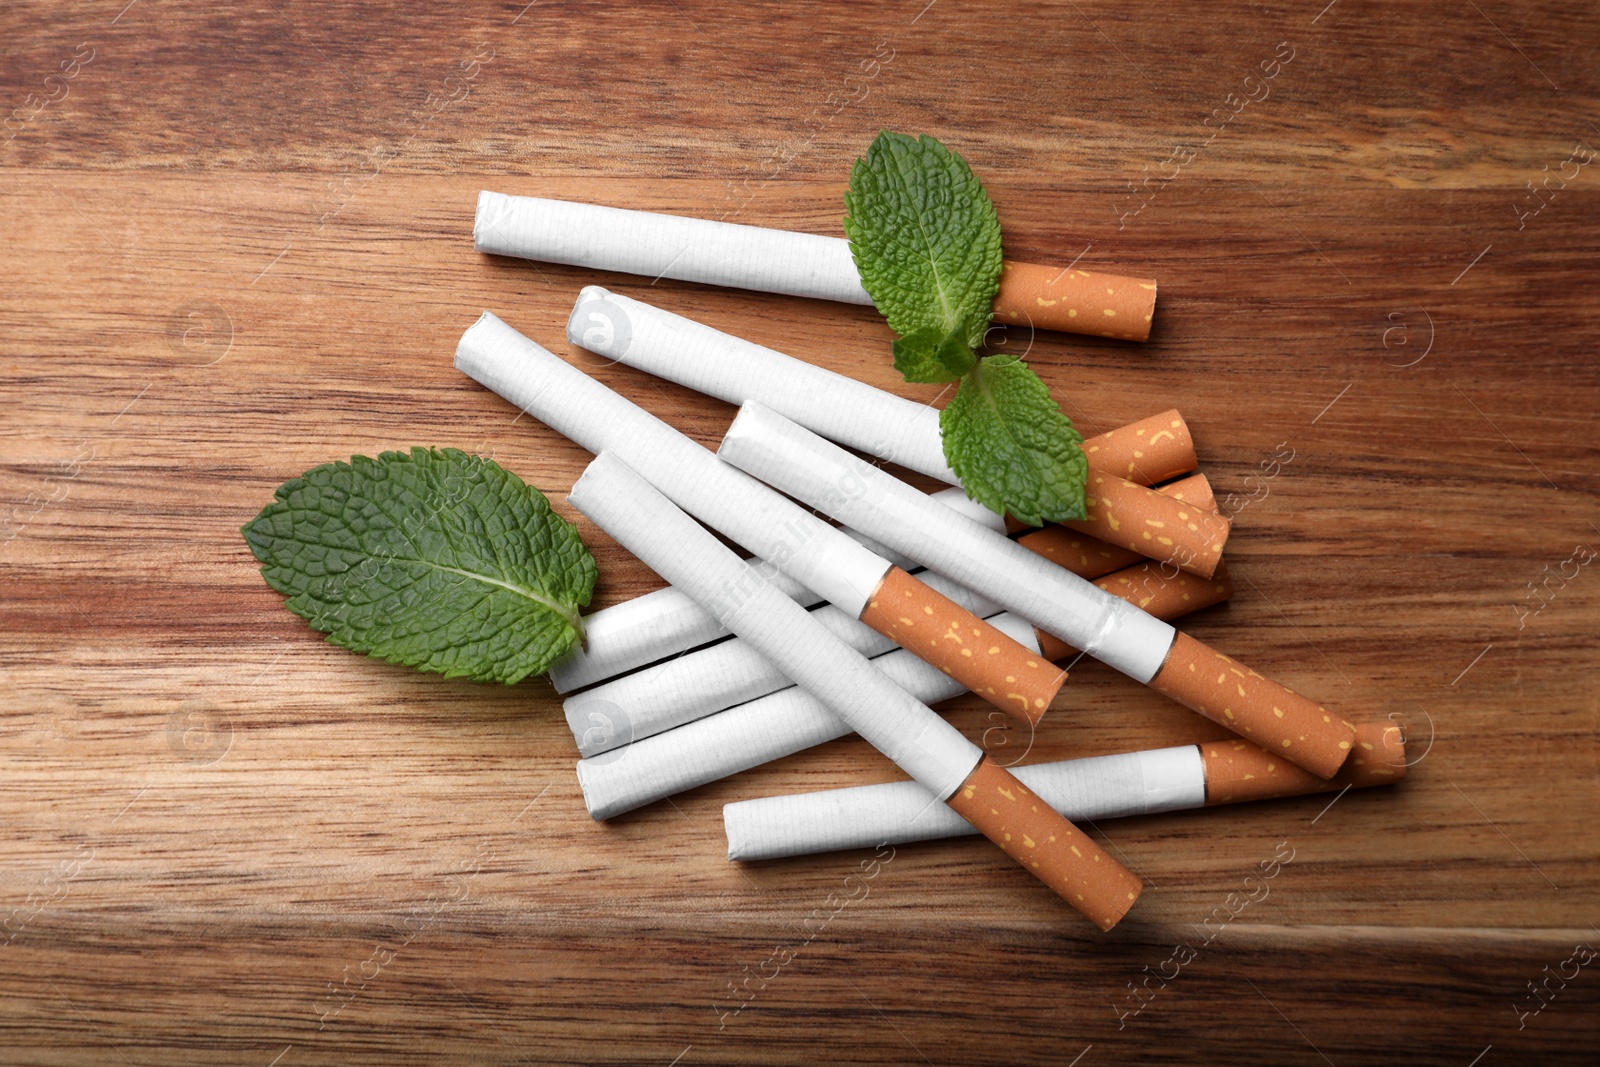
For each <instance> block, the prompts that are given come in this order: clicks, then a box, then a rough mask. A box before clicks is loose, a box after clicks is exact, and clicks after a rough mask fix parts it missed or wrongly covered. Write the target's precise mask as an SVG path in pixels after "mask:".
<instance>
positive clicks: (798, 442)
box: [718, 401, 1177, 683]
mask: <svg viewBox="0 0 1600 1067" xmlns="http://www.w3.org/2000/svg"><path fill="white" fill-rule="evenodd" d="M718 454H719V455H720V456H721V457H722V458H723V459H725V460H727V461H728V462H730V463H732V464H733V465H735V466H737V467H739V468H741V469H743V470H746V471H748V472H749V473H751V474H753V475H755V476H756V477H758V478H760V479H762V480H763V481H766V482H767V483H769V484H771V485H773V486H775V487H777V488H778V489H780V490H782V491H783V492H785V493H787V494H789V495H790V496H793V497H794V498H795V499H797V500H801V501H803V502H805V503H807V504H809V505H811V506H812V507H814V508H817V509H819V510H820V511H822V512H823V513H825V514H828V515H832V516H833V517H834V518H836V519H838V520H839V521H840V522H844V523H847V524H849V525H851V526H854V527H855V528H857V529H859V530H861V531H862V532H864V533H866V534H867V535H868V536H869V537H874V538H877V539H878V540H880V541H882V542H883V543H884V544H886V545H889V546H890V547H892V548H894V549H895V551H897V552H903V553H905V554H906V555H908V556H910V557H911V558H912V559H916V560H920V561H921V562H923V563H925V564H927V565H928V566H929V567H931V568H933V569H934V570H936V571H938V572H939V573H941V574H944V575H947V576H948V577H950V578H952V579H954V580H955V581H957V582H960V583H961V584H962V585H965V586H967V587H968V588H970V589H974V590H976V591H977V592H979V593H980V594H982V595H984V596H987V597H991V598H992V599H994V601H995V602H996V603H998V604H1000V605H1002V606H1003V607H1005V608H1006V610H1008V611H1011V612H1014V613H1016V614H1018V615H1020V616H1022V617H1023V618H1025V619H1027V620H1029V621H1030V622H1032V623H1034V624H1035V625H1036V626H1038V627H1039V628H1040V629H1042V630H1044V631H1045V632H1046V633H1050V634H1054V635H1055V636H1056V637H1058V638H1060V639H1061V640H1063V641H1065V642H1067V643H1068V644H1069V645H1072V646H1073V647H1074V648H1078V649H1081V650H1083V651H1084V652H1087V653H1088V654H1089V655H1091V656H1094V657H1095V658H1096V659H1098V660H1100V661H1101V662H1103V663H1105V664H1107V665H1109V666H1111V667H1114V668H1116V669H1117V670H1119V671H1122V672H1123V673H1124V674H1127V675H1129V676H1130V677H1132V678H1134V679H1136V680H1138V681H1140V682H1145V683H1148V682H1149V681H1150V679H1152V678H1154V677H1155V676H1156V674H1157V672H1159V671H1160V670H1161V665H1162V663H1163V662H1165V660H1166V657H1167V653H1168V652H1169V651H1170V650H1171V648H1172V642H1173V640H1174V639H1175V638H1176V636H1177V631H1176V630H1175V629H1174V628H1173V627H1172V626H1170V625H1169V624H1167V623H1165V622H1162V621H1160V620H1159V619H1156V618H1153V617H1151V616H1150V615H1147V614H1146V613H1145V612H1143V611H1140V610H1139V609H1138V608H1136V607H1134V606H1133V605H1132V604H1129V603H1128V602H1127V601H1125V600H1122V599H1120V598H1119V597H1116V596H1114V595H1112V594H1111V593H1107V592H1106V591H1104V590H1103V589H1100V588H1098V587H1096V586H1095V585H1094V584H1093V583H1092V582H1088V581H1085V580H1084V579H1082V578H1079V577H1078V576H1077V575H1075V574H1072V573H1071V572H1070V571H1067V570H1065V569H1064V568H1062V567H1061V566H1059V565H1057V564H1055V563H1052V562H1051V561H1050V560H1047V559H1045V558H1044V557H1043V556H1039V555H1037V554H1035V553H1033V552H1030V551H1029V550H1028V549H1026V548H1024V547H1023V546H1021V545H1019V544H1017V543H1016V542H1015V541H1012V540H1009V539H1008V538H1006V537H1004V536H1002V535H1000V534H998V533H996V532H995V531H994V530H992V529H990V528H988V527H985V526H982V525H980V524H979V523H976V522H973V521H972V520H970V519H967V518H963V517H962V516H960V515H958V514H956V513H955V512H954V511H952V510H951V509H950V508H948V507H945V506H944V505H943V504H941V503H939V502H938V501H936V500H933V499H931V498H930V497H928V496H926V495H925V494H923V493H921V492H919V491H917V490H916V489H914V488H912V487H911V486H910V485H907V484H906V483H905V482H902V481H900V480H899V479H898V478H896V477H894V476H893V475H892V474H889V473H888V472H886V471H883V470H880V469H879V468H877V467H874V466H873V465H871V464H870V463H867V462H865V461H863V460H861V459H859V458H857V457H856V456H853V455H851V454H850V453H848V452H846V451H845V450H844V449H842V448H840V447H838V446H837V445H834V444H831V443H829V442H827V441H824V440H823V439H822V438H820V437H818V436H817V435H816V434H814V433H812V432H811V431H810V430H807V429H805V428H804V427H801V426H799V425H797V424H795V423H793V422H790V421H789V420H788V419H786V418H784V417H783V416H782V415H779V414H778V413H777V412H775V411H772V410H771V409H770V408H767V407H765V406H763V405H761V404H758V403H755V402H754V401H752V402H750V403H747V404H745V405H744V407H743V408H741V409H740V411H739V417H738V418H737V419H735V420H734V422H733V425H732V426H731V427H730V428H729V430H728V433H727V436H725V437H724V438H723V441H722V448H721V450H720V451H719V453H718Z"/></svg>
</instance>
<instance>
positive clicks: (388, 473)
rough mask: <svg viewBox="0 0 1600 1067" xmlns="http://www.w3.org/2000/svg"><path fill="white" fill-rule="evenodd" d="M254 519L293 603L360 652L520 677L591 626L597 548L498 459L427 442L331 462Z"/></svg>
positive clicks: (448, 671)
mask: <svg viewBox="0 0 1600 1067" xmlns="http://www.w3.org/2000/svg"><path fill="white" fill-rule="evenodd" d="M242 532H243V533H244V538H245V541H246V542H247V543H248V544H249V545H250V551H251V552H253V553H255V557H256V559H258V560H260V561H261V573H262V576H263V577H265V578H266V580H267V584H268V585H270V586H272V588H274V589H276V590H277V591H278V592H280V593H282V594H283V595H284V596H286V597H288V601H287V606H288V608H289V610H290V611H293V612H294V613H295V614H296V615H299V616H301V617H302V618H304V619H305V620H306V621H307V622H309V623H310V624H311V625H312V626H313V627H314V628H316V629H318V630H321V631H322V632H324V633H326V634H327V635H328V640H329V641H332V642H333V643H334V644H336V645H343V646H344V647H345V648H348V649H351V650H352V651H355V652H363V653H366V654H367V655H369V656H375V657H377V658H380V659H385V660H388V661H389V662H390V663H404V664H406V665H408V666H412V667H416V668H418V669H420V670H424V671H434V672H437V673H439V674H443V675H445V676H446V677H449V678H455V677H462V676H465V677H467V678H471V679H472V680H473V681H479V682H488V681H497V682H505V683H507V684H509V683H512V682H518V681H521V680H522V679H523V678H525V677H527V676H528V675H530V674H538V673H541V672H543V671H544V670H546V669H547V668H548V667H549V666H550V664H551V663H553V662H555V660H556V659H558V658H559V657H561V656H562V655H564V654H565V653H566V652H567V650H568V649H570V648H571V647H572V646H573V645H574V644H575V643H576V642H578V641H579V640H580V639H581V638H582V627H581V623H580V622H579V620H578V608H580V607H582V606H583V605H585V604H587V603H588V602H589V595H590V593H591V592H592V591H593V589H594V581H595V565H594V557H592V556H590V555H589V552H588V550H587V549H585V548H584V547H583V542H582V541H580V540H579V539H578V532H577V530H576V528H575V527H573V525H572V524H571V523H569V522H566V521H565V520H563V519H562V518H561V517H560V516H558V515H556V514H555V513H554V512H552V511H551V510H550V502H549V501H548V500H546V499H545V498H544V495H543V494H542V493H540V492H539V491H538V490H537V489H534V488H532V487H530V486H528V485H527V484H525V483H524V482H523V481H522V479H521V478H518V477H517V476H516V475H515V474H512V473H511V472H510V471H508V470H505V469H504V468H502V467H500V466H499V465H498V464H496V463H495V462H494V461H493V460H489V459H484V458H481V457H478V456H470V455H468V454H466V453H465V452H461V451H459V450H457V449H453V448H447V449H443V450H442V451H435V450H433V449H424V448H413V449H412V450H411V451H410V452H409V453H406V452H385V453H383V454H382V455H380V456H379V457H378V458H377V459H370V458H368V457H366V456H354V457H352V458H351V460H350V462H349V463H328V464H324V465H323V466H320V467H317V468H315V469H313V470H309V471H307V472H306V473H305V474H303V475H302V476H300V477H299V478H294V479H291V480H290V481H287V482H285V483H283V485H281V486H280V487H279V488H278V492H277V500H276V501H275V502H274V503H272V504H269V505H267V507H266V508H265V509H263V510H262V512H261V514H260V515H258V516H256V518H255V519H254V520H252V521H251V522H249V523H247V524H246V525H245V526H244V527H243V530H242Z"/></svg>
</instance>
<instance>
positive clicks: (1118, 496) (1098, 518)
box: [1061, 470, 1231, 578]
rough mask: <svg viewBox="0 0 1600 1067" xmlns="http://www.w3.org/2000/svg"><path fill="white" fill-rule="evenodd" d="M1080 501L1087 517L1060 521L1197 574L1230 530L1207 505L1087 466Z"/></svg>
mask: <svg viewBox="0 0 1600 1067" xmlns="http://www.w3.org/2000/svg"><path fill="white" fill-rule="evenodd" d="M1084 505H1085V508H1086V510H1087V512H1088V518H1086V519H1085V520H1083V521H1082V522H1064V523H1062V524H1061V525H1063V526H1066V527H1069V528H1071V529H1074V530H1077V531H1078V532H1079V533H1086V534H1089V535H1090V536H1093V537H1098V538H1100V540H1102V541H1105V542H1106V543H1107V544H1112V545H1116V546H1117V547H1118V548H1126V549H1129V550H1130V551H1133V552H1137V553H1139V555H1140V556H1142V557H1145V558H1147V559H1153V560H1155V561H1156V562H1157V563H1171V564H1173V565H1175V566H1177V567H1180V568H1182V569H1183V570H1186V571H1188V572H1190V573H1191V574H1198V575H1200V576H1201V577H1203V578H1209V577H1211V575H1213V574H1215V573H1216V570H1217V564H1218V562H1220V561H1221V559H1222V546H1223V545H1225V544H1227V543H1228V532H1229V530H1230V529H1231V524H1230V523H1229V522H1228V520H1227V519H1226V518H1224V517H1223V516H1221V515H1219V514H1217V513H1216V512H1215V511H1212V510H1210V509H1209V508H1199V507H1196V506H1195V505H1193V504H1189V503H1186V502H1185V501H1182V500H1174V499H1173V498H1172V497H1169V496H1165V495H1163V494H1161V493H1158V492H1155V491H1154V490H1151V489H1146V488H1145V487H1144V486H1142V485H1136V484H1135V483H1133V482H1130V481H1128V480H1127V479H1126V478H1118V477H1116V476H1115V475H1111V474H1101V473H1099V472H1098V471H1093V470H1091V471H1090V472H1089V478H1088V481H1087V483H1086V484H1085V486H1084Z"/></svg>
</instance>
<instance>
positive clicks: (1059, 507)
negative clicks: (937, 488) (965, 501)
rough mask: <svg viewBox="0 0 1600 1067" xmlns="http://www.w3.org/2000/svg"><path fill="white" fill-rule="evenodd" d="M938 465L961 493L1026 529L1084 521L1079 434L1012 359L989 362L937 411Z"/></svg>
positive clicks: (1038, 383) (1044, 390) (1085, 469)
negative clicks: (960, 487)
mask: <svg viewBox="0 0 1600 1067" xmlns="http://www.w3.org/2000/svg"><path fill="white" fill-rule="evenodd" d="M939 427H940V429H941V430H942V431H943V433H944V455H945V461H946V462H947V463H949V464H950V469H951V470H953V471H955V472H956V476H957V477H959V478H960V479H961V484H962V485H963V486H964V487H965V488H966V490H967V495H968V496H970V497H971V498H972V499H974V500H976V501H978V502H979V503H981V504H983V505H984V506H985V507H987V508H989V509H991V510H993V511H997V512H1000V513H1001V514H1005V513H1007V512H1009V513H1010V514H1011V515H1013V516H1015V517H1016V518H1018V519H1020V520H1021V521H1023V522H1025V523H1028V524H1030V525H1033V526H1038V525H1040V524H1042V523H1043V522H1044V521H1045V520H1047V519H1048V520H1050V521H1052V522H1063V521H1067V520H1072V519H1082V518H1083V517H1084V499H1083V484H1084V479H1085V477H1086V476H1087V474H1088V462H1087V461H1086V460H1085V459H1084V455H1083V449H1081V448H1080V447H1078V446H1079V445H1080V444H1081V443H1082V441H1083V436H1082V435H1081V434H1079V433H1078V431H1077V430H1076V429H1074V428H1073V425H1072V420H1070V419H1068V418H1067V417H1066V416H1065V415H1063V414H1062V413H1061V408H1060V407H1058V406H1057V405H1056V402H1055V401H1054V400H1052V399H1050V390H1049V389H1048V388H1047V387H1046V386H1045V384H1044V382H1042V381H1040V380H1039V376H1038V375H1037V374H1035V373H1033V371H1032V369H1030V368H1029V367H1028V365H1027V364H1026V363H1024V362H1022V361H1021V360H1020V359H1017V358H1016V357H1014V356H990V357H988V358H986V359H983V360H981V361H979V363H978V365H977V366H976V367H975V368H973V370H972V372H971V373H969V374H967V375H966V376H965V377H964V378H962V379H961V386H960V388H958V389H957V390H956V395H955V399H953V400H951V401H950V403H949V404H947V405H946V406H945V409H944V410H943V411H941V412H940V413H939Z"/></svg>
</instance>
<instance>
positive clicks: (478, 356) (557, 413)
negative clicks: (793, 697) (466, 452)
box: [456, 311, 1066, 722]
mask: <svg viewBox="0 0 1600 1067" xmlns="http://www.w3.org/2000/svg"><path fill="white" fill-rule="evenodd" d="M456 367H457V368H459V369H460V370H462V371H463V372H465V373H466V374H468V375H469V376H471V377H472V378H474V379H476V380H477V381H478V382H479V383H480V384H482V385H484V386H486V387H488V388H489V389H491V390H493V391H494V392H496V393H499V394H500V395H501V396H503V397H505V398H506V399H507V400H509V401H511V402H512V403H513V404H515V405H517V406H518V407H519V408H521V409H522V410H523V411H525V412H526V413H528V414H529V415H532V416H533V417H534V418H537V419H539V420H541V421H542V422H544V423H545V424H547V425H549V426H550V427H552V428H553V429H555V430H556V431H558V432H559V433H562V434H564V435H565V436H566V437H568V438H570V439H571V440H573V441H575V442H576V443H577V444H579V445H580V446H582V447H584V448H586V449H588V450H589V451H590V452H593V453H596V454H599V453H600V452H603V451H608V450H609V451H612V452H615V453H616V454H617V456H618V457H619V458H620V459H621V460H622V461H623V462H625V463H628V464H629V465H630V466H632V467H634V469H636V470H640V471H643V472H645V474H646V476H647V477H648V478H649V479H650V480H651V481H652V482H653V483H654V484H655V485H657V486H659V487H660V488H661V491H662V492H664V493H665V494H666V495H667V496H668V497H670V498H671V499H673V500H674V501H676V502H677V503H678V504H679V506H681V507H683V508H685V509H686V510H687V511H689V512H690V513H691V514H693V515H694V516H695V517H697V518H699V519H700V520H701V521H702V522H704V523H706V524H707V525H709V526H711V527H712V528H713V529H716V530H719V531H720V532H722V533H723V534H725V535H726V536H727V537H729V538H730V539H732V540H733V541H735V542H737V543H738V544H741V545H743V546H744V547H745V548H747V549H749V550H750V551H752V552H753V553H754V554H755V555H756V556H757V557H759V558H760V559H761V560H764V561H766V562H765V563H763V564H761V565H760V567H759V568H752V573H753V572H754V570H756V569H761V570H770V569H771V568H772V567H774V566H775V567H777V568H780V569H781V570H783V571H784V572H786V573H787V574H788V575H789V577H791V578H793V579H794V580H795V581H797V582H799V583H800V584H801V585H802V586H804V587H805V588H807V589H810V590H813V591H814V592H816V593H818V594H819V595H821V596H822V597H823V598H824V599H826V600H827V601H828V602H829V603H831V604H834V605H835V606H837V607H839V608H840V609H841V610H843V611H845V612H846V613H847V614H849V615H850V616H852V617H853V618H858V619H860V620H861V621H862V622H864V623H866V624H867V625H868V626H871V627H872V628H873V629H876V630H878V631H879V632H880V633H883V634H885V635H886V636H887V637H889V638H890V639H892V640H894V641H895V642H896V643H897V644H900V645H902V646H904V647H906V648H908V649H910V650H911V651H912V652H915V653H916V654H917V655H919V656H921V657H923V658H924V659H927V660H928V661H929V662H930V663H933V664H934V665H935V666H937V667H939V668H940V669H941V670H945V671H948V672H949V673H950V674H951V675H952V676H953V677H955V678H957V679H959V680H960V681H961V682H962V683H963V684H965V685H966V686H968V687H969V688H970V689H972V690H973V691H974V692H978V693H981V694H983V695H984V698H985V699H987V700H989V701H990V702H991V703H993V704H994V705H995V706H996V707H998V708H1000V709H1001V710H1002V711H1005V712H1007V713H1008V714H1012V715H1018V716H1020V717H1022V718H1023V719H1024V721H1030V722H1031V721H1034V720H1036V719H1037V718H1038V716H1040V715H1042V714H1043V713H1044V712H1045V711H1046V710H1047V709H1048V708H1049V706H1050V702H1051V701H1052V700H1053V699H1054V698H1055V695H1056V693H1057V692H1058V691H1059V690H1060V688H1061V685H1062V683H1063V682H1064V681H1065V680H1066V674H1065V672H1063V671H1062V670H1061V669H1060V668H1058V667H1056V666H1055V665H1054V664H1052V663H1050V662H1049V661H1048V660H1046V659H1043V658H1041V657H1040V656H1039V654H1038V651H1037V650H1036V649H1035V650H1032V651H1030V650H1028V649H1026V648H1025V647H1023V646H1021V645H1019V644H1017V642H1015V641H1013V640H1012V639H1011V638H1009V637H1007V636H1006V635H1005V634H1003V633H1001V632H1000V631H998V630H996V629H994V628H993V627H992V626H989V625H987V624H985V623H984V622H983V621H982V620H981V619H979V618H977V617H976V616H975V615H973V614H972V613H971V612H969V611H966V610H964V609H963V608H962V607H961V606H960V605H959V604H957V603H955V602H954V601H952V600H950V599H949V598H948V597H945V596H942V595H940V594H939V593H937V592H935V591H934V590H933V589H931V588H930V587H928V586H927V585H925V584H923V583H921V582H918V581H917V580H916V579H914V578H911V577H910V576H909V575H907V574H906V573H905V572H904V571H901V570H899V569H898V568H896V567H894V566H893V565H892V564H891V563H890V562H889V561H888V560H886V559H884V558H883V557H881V556H878V555H876V554H875V553H873V552H871V551H870V550H868V549H867V548H865V547H863V546H862V545H860V544H858V543H857V542H855V541H854V540H852V539H851V538H850V537H848V536H847V535H845V534H844V533H842V532H840V531H839V530H838V529H836V528H834V527H833V526H831V525H829V524H828V523H826V522H824V521H823V520H821V519H819V518H818V517H817V516H815V515H813V514H811V513H810V512H809V511H807V510H806V509H804V508H802V507H800V506H798V505H796V504H794V503H793V502H792V501H789V500H785V499H784V498H783V497H782V496H780V495H779V494H777V493H775V492H773V491H772V490H771V489H769V488H767V487H766V486H764V485H762V484H761V483H759V482H757V481H756V480H755V479H753V478H751V477H749V476H748V475H746V474H743V473H741V472H740V471H737V470H735V469H733V468H731V467H729V466H728V465H726V464H724V463H719V462H718V461H717V458H716V456H715V455H713V454H712V453H711V452H710V451H708V450H707V449H705V448H703V447H701V446H700V445H699V444H697V443H695V442H694V441H691V440H690V439H689V438H687V437H685V436H684V435H683V434H681V433H679V432H678V431H676V430H674V429H673V428H672V427H670V426H668V425H667V424H666V423H664V422H662V421H661V420H660V419H658V418H656V417H655V416H653V415H651V414H649V413H648V412H646V411H644V410H643V409H641V408H639V407H637V406H635V405H634V404H632V403H630V402H628V401H627V400H625V399H623V398H622V397H621V396H618V395H617V394H616V393H614V392H612V391H611V390H610V389H607V388H606V387H605V386H604V385H601V384H600V383H599V382H597V381H595V380H594V379H593V378H591V377H589V376H588V375H586V374H584V373H583V372H582V371H580V370H579V369H577V368H576V367H573V366H571V365H570V364H568V363H566V362H565V361H564V360H561V359H560V358H558V357H556V356H555V355H553V354H552V353H550V352H548V351H546V350H545V349H544V348H542V347H540V346H539V345H537V344H535V343H534V342H533V341H531V340H529V339H528V338H526V337H524V336H522V334H520V333H518V332H517V331H516V330H514V329H512V328H511V327H510V326H508V325H506V324H505V323H504V322H502V321H500V319H498V318H496V317H495V316H494V315H492V314H490V313H489V312H487V311H486V312H484V313H483V315H482V317H481V318H479V319H478V321H477V322H476V323H474V324H473V325H472V326H471V327H470V328H469V329H468V330H467V331H466V333H465V334H463V335H462V338H461V342H460V344H459V345H458V346H457V348H456ZM945 510H948V509H945ZM696 599H698V598H696ZM907 620H909V621H907ZM991 649H993V650H995V651H993V652H991V651H990V650H991ZM1024 706H1025V709H1024Z"/></svg>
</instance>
